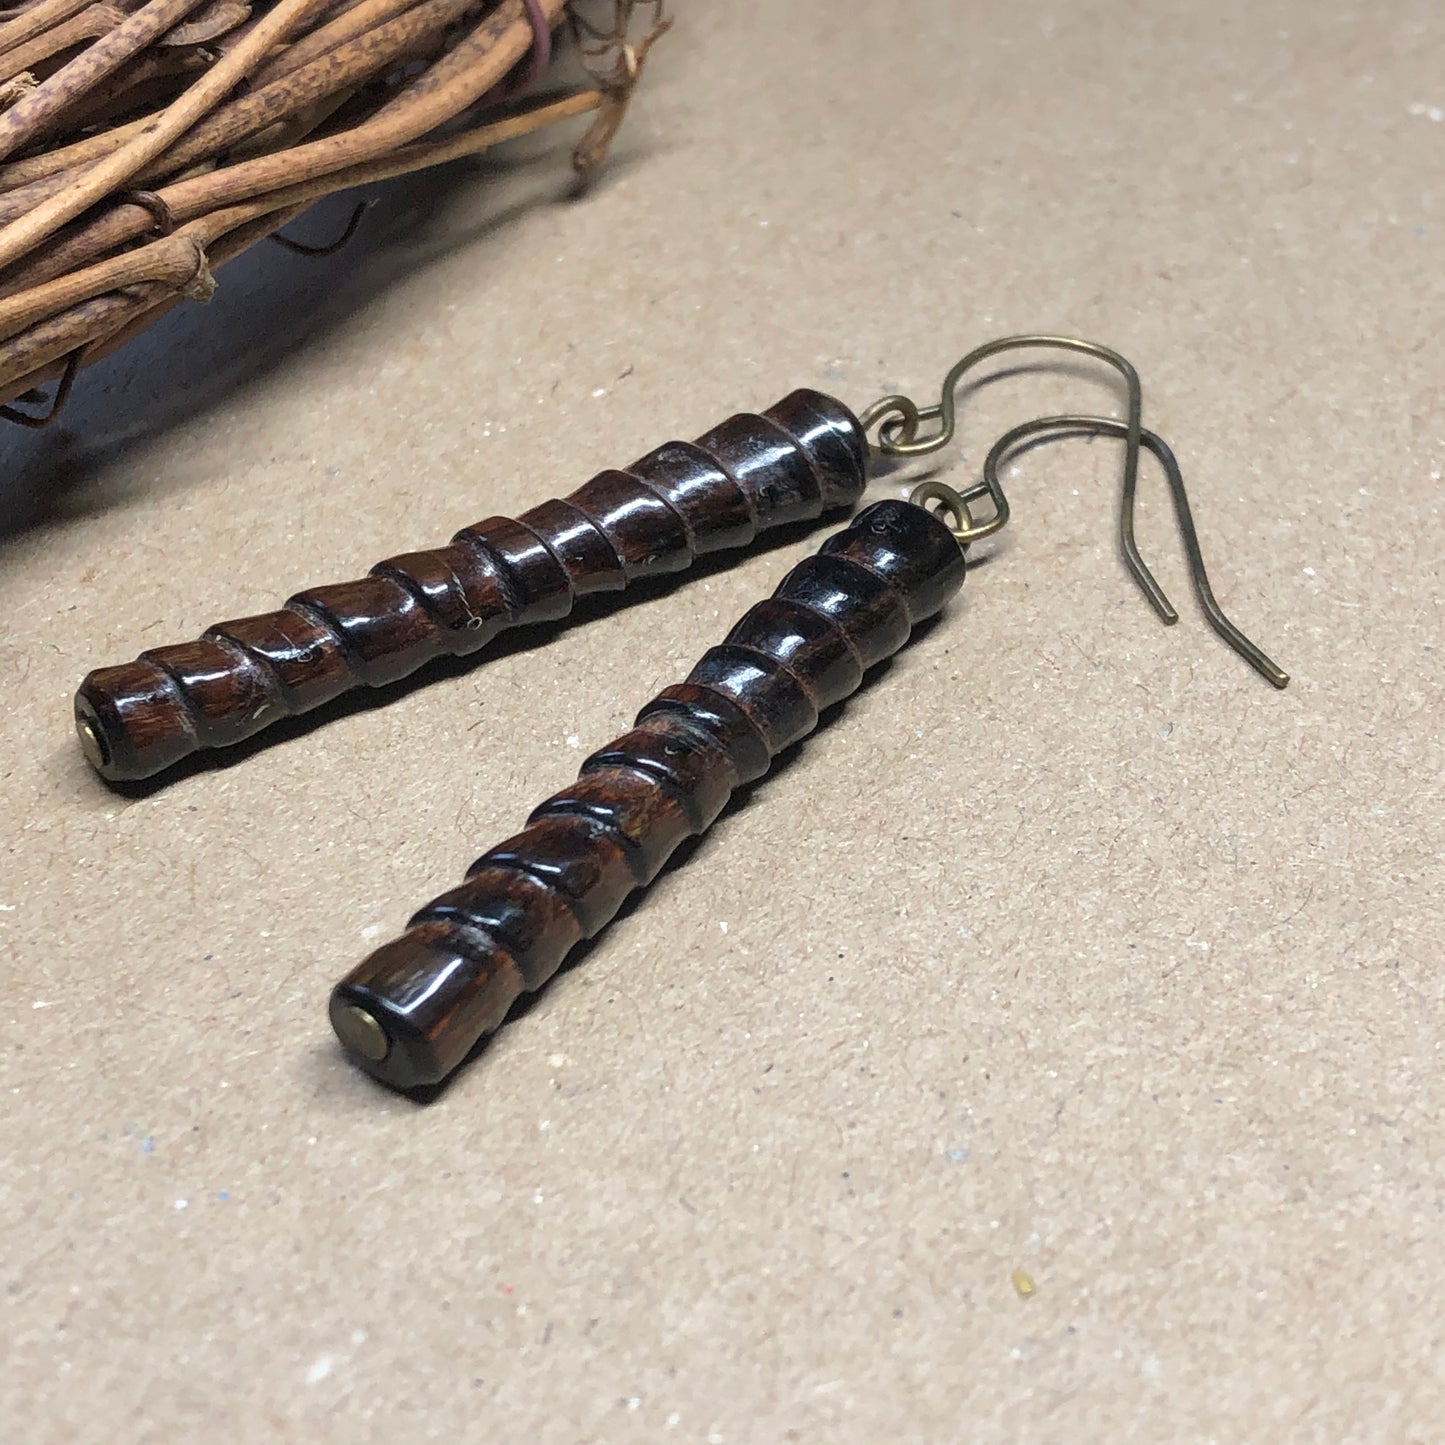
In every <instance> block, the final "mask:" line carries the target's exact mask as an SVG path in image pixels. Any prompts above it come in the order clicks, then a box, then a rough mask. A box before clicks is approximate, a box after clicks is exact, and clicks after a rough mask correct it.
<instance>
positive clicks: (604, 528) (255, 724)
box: [75, 390, 867, 781]
mask: <svg viewBox="0 0 1445 1445" xmlns="http://www.w3.org/2000/svg"><path fill="white" fill-rule="evenodd" d="M866 472H867V444H866V442H865V440H864V437H863V433H862V430H861V429H860V427H859V425H858V421H857V418H856V417H854V416H853V414H852V412H850V411H849V410H848V408H847V407H845V406H844V405H843V404H842V402H839V401H836V400H834V399H833V398H832V397H828V396H824V395H823V394H822V393H821V392H815V391H806V390H804V391H796V392H794V393H792V395H790V396H787V397H784V398H783V400H782V401H780V402H779V403H777V405H776V406H773V407H770V408H769V409H768V410H767V411H766V412H764V413H762V414H761V415H758V416H754V415H747V414H744V415H739V416H735V417H732V418H730V419H729V420H728V421H726V422H724V423H723V424H722V425H721V426H719V427H715V428H714V429H713V430H712V431H711V432H709V433H708V434H707V435H706V436H704V437H702V438H701V439H700V440H699V441H698V442H696V443H689V442H669V443H667V444H666V445H664V446H661V447H658V448H656V449H655V450H654V451H651V452H649V453H648V454H647V455H646V456H645V457H642V458H641V459H640V460H638V461H637V462H634V463H633V465H632V466H630V467H628V468H627V469H625V470H623V471H615V470H614V471H605V472H601V473H599V474H598V475H597V476H596V477H594V478H593V479H592V480H591V481H590V482H588V483H587V484H586V485H585V486H583V487H581V488H579V489H578V490H577V491H576V492H574V493H573V494H572V495H571V496H570V497H568V498H566V499H565V500H562V501H552V502H544V503H543V504H542V505H541V506H539V507H533V508H531V509H530V510H529V511H527V512H525V513H523V515H522V516H521V517H520V518H518V519H516V520H513V519H511V518H507V517H492V518H489V519H488V520H486V521H484V522H479V523H478V524H477V525H476V526H474V527H467V528H465V529H463V530H462V531H461V532H458V533H457V535H456V536H455V537H454V538H453V540H452V542H451V543H450V544H449V545H447V546H445V547H438V548H435V549H433V550H430V551H423V552H408V553H404V554H402V555H399V556H396V557H389V558H387V559H386V560H385V561H383V562H380V563H378V564H377V565H376V566H375V567H373V568H372V569H371V573H370V575H369V576H367V577H364V578H361V579H360V580H358V581H355V582H342V583H334V584H330V585H327V586H324V587H312V588H308V589H306V590H305V591H303V592H299V593H297V594H296V596H295V597H293V598H292V599H291V600H290V601H289V602H288V603H287V604H286V606H285V607H284V608H282V609H281V610H280V611H279V612H273V613H268V614H266V615H264V616H259V617H248V618H242V619H240V620H239V621H237V622H225V623H221V624H220V625H219V626H217V627H214V628H211V629H209V630H208V631H207V633H206V634H205V637H204V638H203V639H202V641H200V642H198V643H185V644H181V647H180V649H179V650H178V649H175V648H159V649H154V650H152V651H151V652H149V653H144V654H142V656H141V658H140V659H139V660H138V661H137V662H133V663H126V664H124V665H123V666H121V667H105V668H98V669H97V670H96V671H94V672H92V673H91V674H90V675H89V676H88V677H87V678H86V679H85V681H84V682H82V683H81V685H80V690H79V692H78V694H77V696H76V705H75V707H76V721H77V724H78V726H79V727H80V729H81V735H82V741H84V742H86V745H87V756H88V757H89V758H90V759H91V761H92V763H93V764H94V765H95V767H96V768H97V770H98V771H99V772H100V773H101V774H102V775H103V776H104V777H106V778H110V779H114V780H117V781H119V780H124V779H135V778H145V777H150V776H151V775H153V774H155V773H158V772H160V771H162V770H163V769H165V768H168V767H170V766H172V765H173V764H174V763H176V762H178V761H180V759H182V758H184V757H185V756H187V755H188V754H189V753H192V752H194V751H196V750H197V749H201V748H213V747H225V746H229V745H231V744H233V743H237V742H240V741H241V740H242V739H244V738H247V737H250V736H252V735H253V734H255V733H257V732H259V731H260V730H261V729H263V728H265V727H267V726H269V725H270V724H271V723H273V722H276V721H279V720H280V719H281V718H283V717H288V716H294V715H295V714H297V713H302V712H305V711H307V710H308V709H310V708H313V707H316V706H318V705H319V704H320V703H322V702H326V701H329V700H330V699H332V698H334V697H336V696H338V695H339V694H340V693H342V692H345V691H346V690H348V689H350V688H354V687H379V686H382V685H384V684H386V683H389V682H395V681H396V680H397V679H398V678H402V677H405V676H407V675H408V674H409V673H411V672H413V671H415V670H416V669H417V668H419V667H421V666H423V665H425V664H426V663H427V662H429V661H431V660H433V659H434V658H437V657H440V656H445V655H450V656H456V657H460V656H464V655H466V654H469V653H472V652H475V651H477V650H478V649H479V648H481V647H483V646H484V645H485V644H486V643H487V642H488V641H490V640H491V638H493V637H495V636H496V635H497V633H499V632H501V631H502V630H504V629H505V628H508V627H514V626H519V625H523V624H527V623H535V622H548V621H556V620H557V619H559V618H562V617H565V616H567V615H568V613H569V612H570V611H571V610H572V606H573V603H574V601H575V599H576V598H577V597H579V596H582V595H584V594H586V593H590V592H600V591H611V590H616V589H619V588H623V587H626V586H627V585H628V584H629V583H630V582H633V581H636V580H638V579H641V578H645V577H652V576H659V575H662V574H665V573H670V572H680V571H684V570H686V569H687V568H688V567H690V566H691V565H692V563H693V561H694V560H695V559H696V558H697V557H699V556H702V555H704V554H705V553H709V552H715V551H718V550H720V549H723V548H735V547H745V546H747V545H748V544H749V543H751V542H752V540H753V539H754V538H755V537H756V536H758V535H759V534H760V533H762V532H764V531H767V530H768V529H769V528H772V527H777V526H781V525H783V524H784V523H787V522H794V521H799V520H803V519H812V518H816V517H818V516H821V515H822V513H823V512H824V511H825V510H827V509H828V508H831V507H838V506H851V505H852V504H853V503H854V502H856V501H857V500H858V498H859V496H860V495H861V494H862V491H863V485H864V482H865V480H866ZM186 649H200V650H199V651H187V650H186Z"/></svg>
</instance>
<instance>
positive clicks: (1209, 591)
mask: <svg viewBox="0 0 1445 1445" xmlns="http://www.w3.org/2000/svg"><path fill="white" fill-rule="evenodd" d="M1048 432H1052V433H1055V435H1054V436H1052V437H1050V438H1049V439H1050V440H1053V441H1058V440H1061V439H1062V438H1061V436H1060V435H1058V434H1060V433H1063V434H1067V433H1069V432H1076V433H1077V432H1091V433H1094V434H1096V435H1099V436H1116V437H1126V438H1127V437H1128V435H1129V427H1128V423H1127V422H1122V421H1119V420H1117V419H1116V418H1114V417H1107V416H1042V417H1037V418H1035V420H1033V421H1026V422H1024V423H1023V424H1022V425H1021V426H1016V427H1014V428H1013V430H1012V431H1007V432H1005V433H1004V434H1003V436H1001V437H1000V438H999V439H998V440H997V441H996V442H995V443H994V444H993V446H992V447H991V448H990V449H989V453H988V457H987V459H986V460H985V461H984V464H983V474H984V480H983V481H981V482H978V483H976V484H975V485H974V486H972V487H969V488H968V489H967V490H966V491H964V492H962V493H960V496H959V500H960V501H961V502H962V503H963V505H964V508H965V512H964V515H965V516H966V515H967V506H968V503H969V502H970V501H973V500H975V499H976V498H978V497H980V496H984V495H987V496H989V497H991V498H993V499H994V504H995V506H997V504H998V499H999V498H1001V497H1002V496H1003V488H1002V486H1001V485H1000V483H999V479H998V472H999V467H1000V466H1001V465H1002V463H1003V460H1004V458H1005V457H1007V456H1008V454H1009V453H1010V452H1012V451H1013V450H1014V448H1015V447H1017V446H1018V444H1019V443H1020V442H1022V441H1025V440H1027V439H1028V438H1029V437H1033V436H1038V435H1039V434H1040V433H1048ZM1139 440H1140V442H1141V443H1142V445H1143V446H1145V447H1147V448H1148V449H1149V451H1151V452H1153V453H1154V455H1155V456H1156V457H1158V459H1159V462H1160V464H1161V465H1162V466H1163V468H1164V476H1165V478H1166V480H1167V481H1168V483H1169V495H1170V496H1171V497H1172V498H1173V499H1174V515H1175V517H1176V518H1177V520H1178V522H1179V534H1180V536H1181V537H1183V539H1184V551H1185V555H1186V556H1187V557H1188V558H1189V577H1190V580H1191V581H1192V582H1193V584H1194V595H1195V596H1196V597H1197V598H1198V599H1199V606H1200V607H1201V608H1202V609H1203V611H1204V615H1205V616H1206V617H1207V618H1208V619H1209V625H1210V626H1211V627H1212V628H1213V629H1214V630H1215V631H1216V632H1217V633H1218V634H1219V635H1220V636H1221V637H1222V638H1223V639H1224V640H1225V641H1226V642H1227V643H1228V644H1229V645H1230V646H1231V647H1232V648H1233V649H1234V650H1235V651H1236V652H1237V653H1238V654H1239V655H1240V656H1241V657H1242V658H1243V659H1244V660H1245V661H1246V662H1247V663H1248V664H1249V665H1250V666H1251V667H1252V668H1254V670H1255V671H1256V672H1257V673H1259V674H1260V676H1261V677H1263V678H1265V679H1266V680H1268V681H1269V682H1271V683H1273V684H1274V686H1275V687H1279V688H1282V687H1286V686H1287V685H1288V684H1289V673H1287V672H1285V671H1284V669H1283V668H1281V667H1280V666H1279V665H1278V664H1277V663H1275V662H1274V661H1273V660H1272V659H1271V658H1270V657H1269V656H1268V655H1267V654H1266V653H1265V652H1264V650H1263V649H1262V648H1260V647H1259V646H1258V645H1257V644H1256V643H1254V642H1251V641H1250V639H1249V638H1248V637H1246V636H1245V635H1244V633H1243V632H1241V631H1240V630H1239V628H1238V627H1236V626H1235V625H1234V623H1232V622H1231V621H1230V620H1229V618H1228V617H1226V616H1225V613H1224V609H1223V608H1222V607H1221V606H1220V605H1219V602H1218V600H1217V599H1216V598H1215V596H1214V589H1213V588H1212V587H1211V586H1210V585H1209V573H1208V572H1207V571H1206V570H1205V567H1204V553H1203V552H1202V551H1201V550H1200V547H1199V533H1198V532H1197V531H1196V530H1195V528H1194V514H1193V512H1192V511H1191V510H1190V508H1189V495H1188V493H1187V492H1186V491H1185V490H1184V475H1183V473H1182V472H1181V471H1180V470H1179V461H1178V459H1177V458H1176V457H1175V455H1174V452H1173V451H1172V450H1171V448H1170V447H1169V444H1168V443H1167V442H1166V441H1165V440H1164V439H1163V438H1162V437H1160V436H1157V435H1155V433H1154V432H1152V431H1144V430H1141V431H1140V433H1139ZM1131 502H1132V499H1131ZM1003 516H1004V518H1005V520H1007V517H1008V504H1007V503H1005V504H1004V509H1003ZM993 520H994V519H993V518H989V520H988V521H987V522H985V523H984V524H983V525H984V526H991V524H992V522H993ZM1000 525H1002V523H1000ZM1171 611H1172V609H1171ZM1176 615H1177V614H1176ZM1166 620H1173V619H1166Z"/></svg>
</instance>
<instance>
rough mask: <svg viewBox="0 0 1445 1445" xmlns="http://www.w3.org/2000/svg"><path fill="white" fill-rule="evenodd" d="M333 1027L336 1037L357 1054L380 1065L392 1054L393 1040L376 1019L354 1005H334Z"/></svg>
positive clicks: (338, 1003) (332, 1009)
mask: <svg viewBox="0 0 1445 1445" xmlns="http://www.w3.org/2000/svg"><path fill="white" fill-rule="evenodd" d="M331 1027H332V1028H334V1029H335V1030H336V1037H337V1038H339V1039H340V1040H341V1042H342V1043H343V1044H344V1045H345V1046H346V1047H347V1048H348V1049H350V1050H351V1051H352V1052H353V1053H355V1054H360V1055H361V1057H362V1058H363V1059H370V1060H371V1062H372V1063H373V1064H379V1063H380V1062H381V1061H382V1060H383V1059H384V1058H385V1057H386V1056H387V1054H388V1053H390V1052H391V1040H390V1039H389V1038H387V1036H386V1030H385V1029H384V1028H382V1026H381V1025H380V1024H379V1023H377V1021H376V1018H375V1017H374V1016H373V1015H372V1014H369V1013H367V1011H366V1010H365V1009H364V1008H360V1007H358V1006H357V1005H356V1004H354V1003H341V1002H339V1001H338V1002H336V1003H333V1005H332V1007H331Z"/></svg>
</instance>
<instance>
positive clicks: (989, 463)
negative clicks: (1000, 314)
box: [859, 335, 1289, 688]
mask: <svg viewBox="0 0 1445 1445" xmlns="http://www.w3.org/2000/svg"><path fill="white" fill-rule="evenodd" d="M1026 347H1050V348H1053V349H1056V350H1061V351H1074V352H1080V353H1082V354H1083V355H1085V356H1093V357H1097V358H1098V359H1099V360H1101V361H1107V362H1108V363H1109V364H1110V365H1111V366H1113V367H1114V368H1115V369H1116V370H1117V371H1118V372H1119V373H1120V375H1121V376H1123V378H1124V382H1125V385H1126V387H1127V389H1128V405H1127V414H1126V418H1125V420H1124V421H1118V420H1117V419H1115V418H1112V417H1101V416H1049V417H1040V418H1037V419H1036V420H1034V421H1030V422H1025V423H1024V424H1023V425H1022V426H1016V427H1014V428H1013V430H1012V431H1009V432H1006V433H1005V434H1004V435H1003V436H1002V437H1000V438H999V439H998V441H996V442H995V443H994V445H993V447H992V449H991V450H990V451H989V454H988V457H987V459H986V460H985V462H984V467H983V477H984V479H983V481H982V482H979V483H977V484H975V485H974V486H972V487H969V488H967V489H966V490H964V491H962V492H955V491H953V489H952V488H949V487H945V486H943V485H942V484H940V483H936V482H930V483H925V484H924V485H923V486H921V487H919V488H918V489H917V491H916V493H915V497H914V500H916V501H918V502H919V504H920V505H926V504H927V503H928V502H930V501H935V502H942V503H943V505H944V506H945V507H946V508H948V509H949V510H951V511H953V513H954V516H955V520H956V521H957V523H958V526H957V527H956V528H955V530H954V535H955V536H956V537H957V538H958V540H959V542H960V544H962V545H963V546H967V545H968V543H970V542H974V541H977V540H978V539H979V538H981V537H987V536H989V535H991V534H992V533H994V532H997V531H998V530H999V528H1001V527H1002V526H1003V525H1004V523H1005V522H1007V521H1008V519H1009V505H1008V499H1007V497H1006V496H1005V495H1004V490H1003V485H1002V483H1001V482H1000V481H999V476H998V472H999V466H1000V465H1001V463H1002V461H1003V458H1004V457H1005V456H1006V455H1007V454H1008V453H1009V452H1011V451H1012V450H1013V449H1014V448H1015V447H1017V446H1018V444H1019V443H1020V442H1021V441H1024V440H1026V439H1027V438H1028V437H1031V436H1037V435H1039V434H1040V433H1045V432H1067V431H1074V432H1080V431H1082V432H1090V433H1093V434H1096V435H1102V436H1118V437H1123V438H1124V482H1123V488H1122V491H1121V495H1120V501H1119V546H1120V549H1121V551H1122V552H1123V554H1124V561H1125V563H1126V564H1127V566H1128V568H1129V571H1130V573H1131V574H1132V575H1133V577H1134V580H1135V581H1136V582H1137V583H1138V584H1139V586H1140V588H1141V589H1142V590H1143V593H1144V595H1145V596H1146V597H1147V598H1148V599H1149V602H1150V604H1151V606H1152V607H1153V608H1154V610H1155V612H1157V613H1158V614H1159V616H1160V618H1161V619H1162V620H1163V621H1164V622H1165V623H1166V624H1170V625H1172V624H1173V623H1175V622H1178V621H1179V613H1178V612H1177V611H1176V610H1175V609H1174V606H1173V604H1172V603H1171V602H1170V601H1169V599H1168V597H1167V596H1165V593H1164V589H1163V588H1162V587H1160V585H1159V583H1158V582H1157V581H1155V579H1154V574H1153V573H1152V572H1151V571H1150V570H1149V568H1148V567H1147V566H1146V565H1145V562H1144V559H1143V558H1142V557H1141V556H1140V555H1139V546H1138V543H1137V542H1136V541H1135V539H1134V502H1135V497H1136V495H1137V492H1138V484H1139V452H1140V448H1141V447H1147V448H1148V449H1149V450H1150V451H1151V452H1153V453H1154V455H1155V456H1156V457H1158V459H1159V461H1160V463H1161V464H1162V465H1163V467H1164V475H1165V477H1166V478H1167V480H1168V483H1169V492H1170V495H1171V496H1172V497H1173V499H1174V513H1175V516H1176V518H1177V519H1178V522H1179V531H1180V534H1181V536H1182V537H1183V539H1184V550H1185V553H1186V554H1187V556H1188V558H1189V573H1190V578H1191V580H1192V581H1193V584H1194V591H1195V595H1196V596H1197V597H1198V599H1199V605H1200V606H1201V607H1202V608H1203V610H1204V613H1205V616H1206V617H1208V619H1209V623H1210V626H1212V627H1213V628H1214V630H1215V631H1216V632H1217V633H1218V634H1219V635H1220V636H1221V637H1222V638H1224V640H1225V641H1226V642H1227V643H1228V644H1229V645H1230V646H1231V647H1232V648H1233V649H1234V650H1235V651H1236V652H1237V653H1239V655H1240V656H1241V657H1243V658H1244V660H1245V661H1246V662H1248V663H1249V665H1250V666H1251V667H1253V668H1254V669H1255V670H1256V671H1257V672H1258V673H1260V674H1261V676H1263V677H1265V678H1267V679H1268V680H1269V681H1270V682H1271V683H1273V684H1274V686H1275V687H1280V688H1282V687H1284V686H1285V685H1286V684H1287V683H1288V682H1289V674H1288V673H1287V672H1285V671H1284V670H1283V669H1282V668H1280V667H1278V666H1277V665H1276V664H1275V663H1274V662H1272V661H1271V660H1270V658H1269V657H1268V656H1266V655H1265V653H1264V652H1263V651H1262V650H1261V649H1260V648H1259V647H1258V646H1256V645H1255V643H1253V642H1251V641H1250V639H1249V638H1248V637H1246V636H1245V635H1244V633H1242V632H1241V631H1240V630H1239V628H1237V627H1236V626H1235V625H1234V623H1232V622H1231V621H1230V620H1229V618H1228V617H1226V616H1225V614H1224V610H1223V608H1221V607H1220V605H1219V603H1218V601H1217V600H1216V599H1215V596H1214V591H1213V589H1212V588H1211V587H1210V585H1209V574H1208V573H1207V572H1206V571H1205V567H1204V555H1203V553H1202V552H1201V551H1200V547H1199V534H1198V532H1197V531H1196V530H1195V527H1194V516H1193V513H1192V512H1191V511H1190V507H1189V497H1188V494H1187V492H1186V491H1185V489H1184V477H1183V475H1182V474H1181V472H1180V470H1179V463H1178V461H1177V460H1176V459H1175V456H1174V453H1173V452H1172V451H1171V450H1170V449H1169V447H1168V445H1167V444H1166V443H1165V442H1164V441H1163V439H1162V438H1161V437H1159V436H1157V435H1156V434H1155V433H1154V432H1150V431H1145V430H1144V428H1143V424H1142V421H1141V415H1142V411H1143V389H1142V387H1141V386H1140V383H1139V373H1138V372H1137V371H1135V369H1134V367H1133V366H1132V365H1131V364H1130V362H1129V361H1128V360H1127V358H1125V357H1124V356H1121V355H1120V354H1119V353H1118V352H1117V351H1115V350H1114V349H1113V348H1112V347H1108V346H1103V345H1101V344H1100V343H1098V342H1095V341H1083V340H1080V339H1079V338H1077V337H1073V336H1045V335H1037V336H1035V335H1029V336H1005V337H1002V338H1000V339H999V340H997V341H990V342H988V343H986V344H985V345H983V346H980V347H977V348H976V349H975V350H973V351H970V352H969V353H968V355H967V356H965V357H964V358H963V359H962V360H961V361H959V362H957V363H956V364H955V365H954V366H953V368H952V369H951V370H950V371H949V373H948V375H947V376H946V377H945V378H944V381H943V392H942V396H941V399H940V400H939V402H938V404H937V405H936V406H926V407H920V406H918V405H916V404H915V403H914V402H913V401H911V400H910V399H909V398H908V397H906V396H896V395H895V396H885V397H883V398H881V399H880V400H878V401H876V402H874V403H873V405H872V406H870V407H868V408H867V410H866V411H864V412H863V413H862V414H861V415H860V417H859V421H860V422H861V423H862V426H863V430H864V432H865V433H866V432H867V431H868V430H869V429H870V428H871V427H873V426H874V425H876V424H877V423H879V422H880V421H881V422H882V425H881V426H879V428H878V438H877V440H876V441H875V442H874V443H873V446H874V449H875V450H876V451H877V453H878V454H879V455H880V456H888V457H914V456H923V455H926V454H927V453H929V452H935V451H938V450H939V449H940V448H941V447H944V446H946V445H947V444H948V443H949V442H950V441H951V440H952V439H953V434H954V431H955V429H956V426H957V402H956V397H955V393H956V391H957V389H958V384H959V382H960V381H961V380H962V379H963V377H964V375H965V373H967V372H968V371H970V370H971V369H972V368H973V367H975V366H977V365H978V363H979V362H981V361H984V360H986V359H987V358H988V357H990V356H996V355H997V354H998V353H999V352H1001V351H1016V350H1022V349H1024V348H1026ZM924 422H937V423H938V430H937V431H935V432H933V433H932V434H930V435H928V436H925V437H922V438H920V437H919V435H918V430H919V426H920V424H921V423H924ZM983 496H988V497H989V498H990V499H991V500H992V502H993V506H994V515H993V516H992V517H988V518H986V519H985V520H984V521H982V522H975V521H974V520H973V518H972V515H971V514H970V512H969V510H968V503H969V502H971V501H976V500H978V499H979V498H981V497H983ZM955 504H956V505H955Z"/></svg>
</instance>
